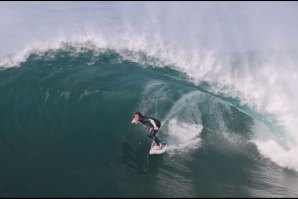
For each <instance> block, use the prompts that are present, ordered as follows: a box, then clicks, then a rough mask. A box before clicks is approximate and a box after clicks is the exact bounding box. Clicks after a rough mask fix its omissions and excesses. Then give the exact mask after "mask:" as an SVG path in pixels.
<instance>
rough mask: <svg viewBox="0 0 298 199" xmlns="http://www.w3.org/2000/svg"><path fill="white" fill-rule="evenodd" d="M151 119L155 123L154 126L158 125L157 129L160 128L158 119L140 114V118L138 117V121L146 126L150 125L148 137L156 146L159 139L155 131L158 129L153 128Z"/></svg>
mask: <svg viewBox="0 0 298 199" xmlns="http://www.w3.org/2000/svg"><path fill="white" fill-rule="evenodd" d="M149 119H151V120H153V121H154V122H155V124H156V126H157V127H158V129H159V128H160V126H161V123H160V121H158V120H157V119H155V118H152V117H147V116H142V118H141V119H140V122H141V123H142V124H144V125H146V126H149V127H150V130H149V135H148V137H150V138H151V139H153V140H154V142H155V144H156V146H159V143H160V140H159V139H158V138H157V137H156V133H157V131H158V130H154V126H153V124H152V123H151V122H150V120H149Z"/></svg>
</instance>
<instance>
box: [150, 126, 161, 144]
mask: <svg viewBox="0 0 298 199" xmlns="http://www.w3.org/2000/svg"><path fill="white" fill-rule="evenodd" d="M157 131H158V130H154V129H153V128H150V132H149V135H148V137H150V138H151V139H153V140H154V142H155V145H156V146H159V143H160V141H159V139H158V138H157V137H156V136H155V135H156V133H157Z"/></svg>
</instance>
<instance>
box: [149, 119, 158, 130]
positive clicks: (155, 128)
mask: <svg viewBox="0 0 298 199" xmlns="http://www.w3.org/2000/svg"><path fill="white" fill-rule="evenodd" d="M149 121H150V122H151V123H152V124H153V126H154V130H158V127H157V126H156V124H155V122H154V120H152V119H149Z"/></svg>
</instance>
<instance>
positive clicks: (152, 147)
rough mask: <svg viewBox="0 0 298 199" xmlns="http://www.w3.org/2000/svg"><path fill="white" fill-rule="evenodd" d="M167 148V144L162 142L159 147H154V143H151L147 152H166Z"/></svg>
mask: <svg viewBox="0 0 298 199" xmlns="http://www.w3.org/2000/svg"><path fill="white" fill-rule="evenodd" d="M166 150H167V144H162V146H161V149H159V150H158V149H156V147H155V143H154V144H153V145H151V149H150V151H149V154H150V155H152V154H162V153H164V152H166Z"/></svg>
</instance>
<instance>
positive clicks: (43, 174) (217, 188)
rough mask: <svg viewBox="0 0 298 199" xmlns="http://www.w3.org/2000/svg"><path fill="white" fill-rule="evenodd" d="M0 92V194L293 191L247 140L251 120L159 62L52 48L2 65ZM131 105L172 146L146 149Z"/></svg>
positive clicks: (297, 180)
mask: <svg viewBox="0 0 298 199" xmlns="http://www.w3.org/2000/svg"><path fill="white" fill-rule="evenodd" d="M202 85H203V84H202ZM0 93H1V97H0V185H1V186H0V196H1V197H285V196H294V195H296V196H298V192H297V189H296V187H297V185H298V176H297V174H296V173H293V172H292V171H288V170H284V169H283V168H280V167H278V166H277V165H275V164H274V163H273V162H271V161H270V160H268V159H265V158H263V157H262V156H261V155H260V154H259V152H258V150H257V148H256V146H255V144H254V143H252V142H250V137H251V135H252V134H253V133H254V132H253V129H252V128H251V127H252V125H253V124H254V123H256V122H258V121H256V120H255V119H254V118H252V117H251V116H249V115H246V114H244V113H243V111H242V112H240V111H239V110H238V109H239V108H240V107H237V106H234V105H232V104H235V103H234V102H233V101H232V99H231V101H229V100H228V99H226V98H223V97H219V96H216V95H213V94H212V93H210V92H207V91H206V90H205V88H204V86H195V85H193V84H191V83H190V82H189V81H187V80H186V78H184V75H183V74H182V73H179V72H177V71H174V70H173V69H170V68H169V67H165V68H158V67H155V66H148V65H139V64H137V63H133V62H129V61H125V60H122V59H121V57H120V56H119V55H118V54H117V53H115V52H113V51H107V52H105V53H102V54H96V53H94V52H93V51H87V52H84V53H79V54H76V55H75V56H74V55H73V54H72V52H71V51H68V50H58V51H53V52H47V53H45V54H44V55H41V56H39V55H35V54H32V55H31V56H30V57H29V58H28V59H27V60H26V61H25V62H23V63H22V64H21V65H20V66H19V67H13V68H8V69H2V70H1V71H0ZM242 108H243V107H242ZM135 111H141V112H143V113H144V114H145V115H148V116H154V117H156V118H158V119H160V120H161V121H162V128H161V131H160V132H159V134H158V136H159V137H160V138H162V139H164V140H166V141H167V142H168V145H169V146H170V149H172V150H169V151H168V152H167V153H165V154H163V155H153V156H149V155H148V152H149V149H150V144H151V140H150V139H149V138H148V137H147V131H148V129H146V127H144V126H141V125H131V124H130V121H131V119H132V117H133V113H134V112H135ZM176 124H178V125H176ZM179 124H180V125H179ZM196 125H197V126H196ZM182 127H183V128H182ZM188 135H190V136H191V139H188ZM192 141H195V142H192Z"/></svg>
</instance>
